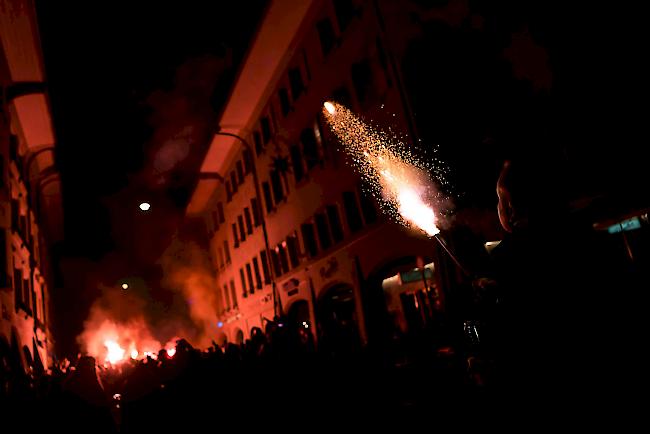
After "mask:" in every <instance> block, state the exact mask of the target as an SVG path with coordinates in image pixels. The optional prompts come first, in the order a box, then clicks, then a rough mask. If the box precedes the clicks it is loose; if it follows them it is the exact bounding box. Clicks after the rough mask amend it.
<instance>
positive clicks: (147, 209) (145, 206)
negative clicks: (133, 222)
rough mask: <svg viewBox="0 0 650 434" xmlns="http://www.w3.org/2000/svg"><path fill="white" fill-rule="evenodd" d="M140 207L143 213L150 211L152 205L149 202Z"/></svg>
mask: <svg viewBox="0 0 650 434" xmlns="http://www.w3.org/2000/svg"><path fill="white" fill-rule="evenodd" d="M139 207H140V209H141V210H142V211H149V208H151V204H150V203H149V202H142V203H141V204H140V205H139Z"/></svg>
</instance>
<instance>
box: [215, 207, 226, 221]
mask: <svg viewBox="0 0 650 434" xmlns="http://www.w3.org/2000/svg"><path fill="white" fill-rule="evenodd" d="M217 214H219V223H225V222H226V218H225V217H224V215H223V203H221V202H219V203H217Z"/></svg>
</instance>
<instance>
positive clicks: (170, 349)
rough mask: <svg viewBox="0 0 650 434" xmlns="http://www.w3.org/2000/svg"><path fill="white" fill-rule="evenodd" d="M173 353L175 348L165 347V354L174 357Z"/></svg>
mask: <svg viewBox="0 0 650 434" xmlns="http://www.w3.org/2000/svg"><path fill="white" fill-rule="evenodd" d="M174 354H176V348H169V349H167V355H168V356H169V357H174Z"/></svg>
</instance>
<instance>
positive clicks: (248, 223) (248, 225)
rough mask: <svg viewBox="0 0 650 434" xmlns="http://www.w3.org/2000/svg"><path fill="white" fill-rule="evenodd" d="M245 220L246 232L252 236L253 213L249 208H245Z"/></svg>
mask: <svg viewBox="0 0 650 434" xmlns="http://www.w3.org/2000/svg"><path fill="white" fill-rule="evenodd" d="M244 220H245V221H246V232H247V233H248V234H249V235H250V234H252V233H253V222H252V221H251V211H250V209H248V207H246V208H244Z"/></svg>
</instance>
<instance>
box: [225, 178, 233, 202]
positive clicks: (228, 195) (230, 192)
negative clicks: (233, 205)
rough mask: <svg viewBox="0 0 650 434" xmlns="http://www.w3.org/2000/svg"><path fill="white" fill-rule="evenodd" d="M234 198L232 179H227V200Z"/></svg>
mask: <svg viewBox="0 0 650 434" xmlns="http://www.w3.org/2000/svg"><path fill="white" fill-rule="evenodd" d="M231 200H232V187H231V186H230V181H226V202H228V203H230V201H231Z"/></svg>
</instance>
